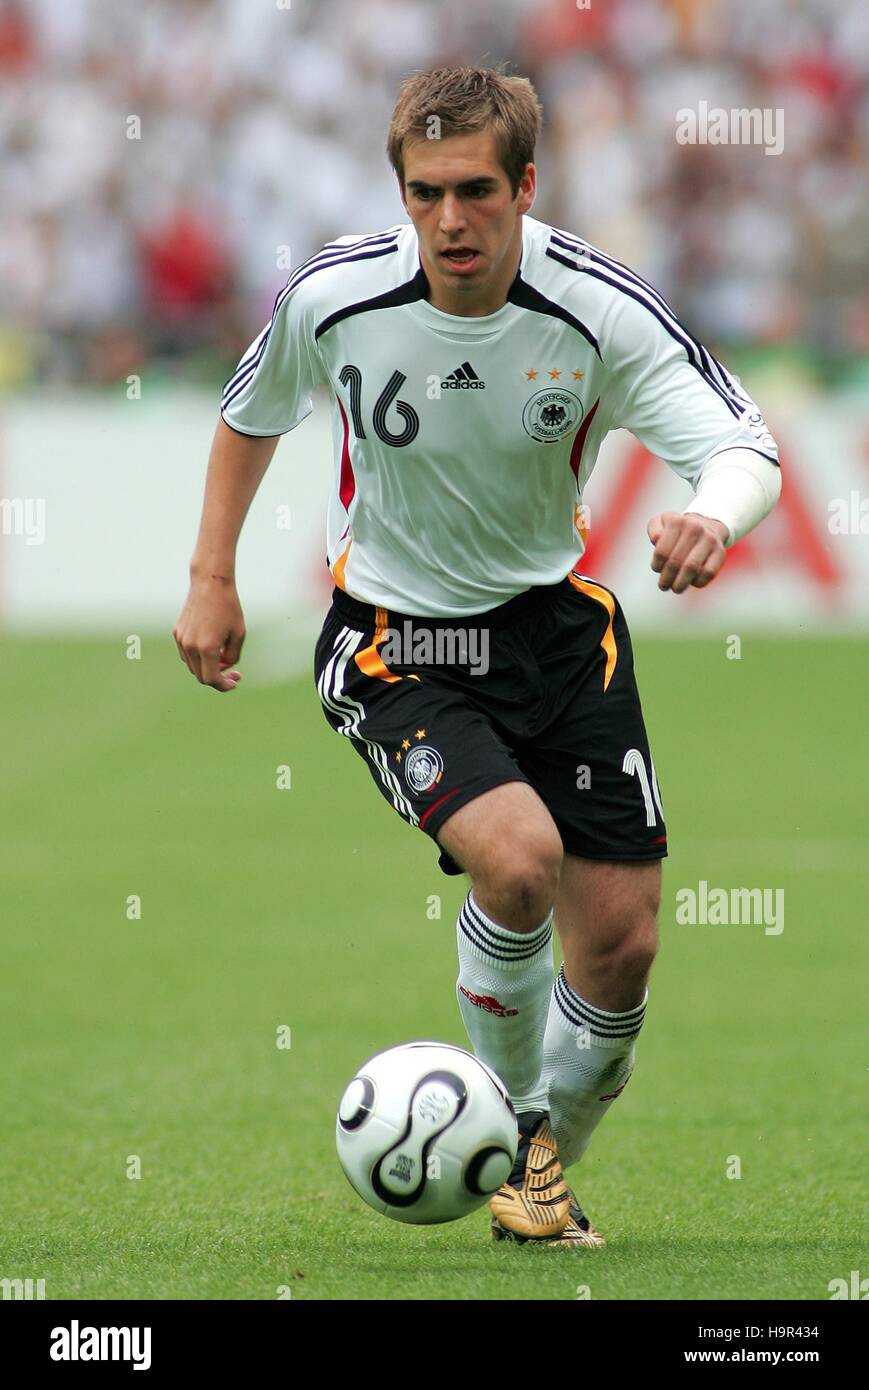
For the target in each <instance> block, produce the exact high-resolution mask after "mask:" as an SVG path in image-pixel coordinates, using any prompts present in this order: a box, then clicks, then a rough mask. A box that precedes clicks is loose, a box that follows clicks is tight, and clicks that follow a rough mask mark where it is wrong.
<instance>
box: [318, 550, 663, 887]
mask: <svg viewBox="0 0 869 1390" xmlns="http://www.w3.org/2000/svg"><path fill="white" fill-rule="evenodd" d="M315 674H316V680H317V689H318V693H319V695H320V700H321V703H322V706H323V712H324V714H325V716H326V718H327V720H328V721H329V723H330V724H331V726H332V728H333V729H336V730H337V731H338V732H339V733H341V734H344V735H345V737H347V738H348V739H350V741H351V743H352V744H353V746H354V747H355V749H356V751H357V752H358V753H359V754H361V756H362V757H363V758H364V759H365V762H366V763H367V765H368V768H369V770H370V771H371V775H372V777H373V778H374V781H375V784H376V785H377V787H378V789H379V790H380V792H381V793H382V794H383V796H385V798H386V800H387V801H388V802H389V804H390V805H391V806H392V807H393V808H394V809H395V810H396V811H397V812H398V813H399V815H401V816H402V817H403V819H404V820H406V821H407V822H408V824H410V825H414V826H418V827H419V829H420V830H423V831H425V833H426V834H427V835H430V836H431V837H432V839H433V840H435V841H437V834H438V830H439V829H440V827H441V826H442V825H443V823H444V821H446V820H447V819H448V818H449V817H450V816H451V815H452V814H453V813H454V812H455V811H458V810H459V808H460V807H461V806H464V805H465V804H466V803H467V802H469V801H472V800H473V799H474V797H477V796H480V795H481V793H482V792H486V791H489V790H491V789H492V788H493V787H498V786H501V785H502V783H504V782H527V783H529V785H530V786H532V787H533V788H534V790H535V791H536V792H537V794H538V796H539V797H540V799H541V800H542V801H543V803H544V805H545V806H546V807H547V809H548V810H549V812H550V814H551V816H552V818H553V820H554V821H555V824H556V826H557V827H558V830H559V833H560V835H561V839H562V841H563V843H564V848H565V851H566V852H567V853H568V854H577V855H583V856H585V857H586V858H589V859H606V860H642V859H661V858H663V857H664V856H665V855H666V853H667V831H666V827H665V825H664V818H663V813H662V810H661V797H660V792H659V789H658V782H657V778H656V775H655V769H654V766H653V763H652V758H651V754H650V752H649V744H648V739H647V738H646V730H645V727H644V724H643V715H642V710H641V708H640V699H639V695H638V693H637V687H636V682H635V680H634V663H633V653H632V650H631V640H630V636H629V634H628V628H627V624H626V622H625V618H624V614H623V613H622V610H621V606H620V605H619V603H618V600H617V599H616V598H615V595H614V594H612V593H611V592H610V591H609V589H606V588H604V586H603V585H601V584H599V583H598V582H597V581H596V580H592V579H589V578H588V577H587V576H584V575H581V574H578V573H576V572H574V573H572V574H570V575H568V576H567V577H566V578H565V579H564V580H562V581H561V583H560V584H554V585H546V586H541V587H538V588H534V589H528V590H527V591H526V592H525V593H522V594H518V595H517V596H516V598H513V599H510V600H509V602H507V603H504V604H501V605H500V606H499V607H497V608H493V609H490V610H489V612H487V613H478V614H475V615H474V616H473V617H470V618H452V619H450V618H419V617H412V616H411V615H409V614H405V613H397V612H395V611H394V610H392V609H390V610H389V611H387V610H386V609H383V608H375V607H374V606H372V605H371V604H367V603H360V602H359V601H358V600H357V599H354V598H350V597H349V596H348V595H347V594H345V593H343V592H342V591H341V590H340V589H335V591H334V594H333V600H332V607H331V608H330V610H329V612H328V613H327V615H326V619H325V622H324V624H323V628H322V631H321V633H320V637H319V640H318V642H317V647H316V653H315ZM440 865H441V868H442V869H443V870H444V872H445V873H452V874H456V873H461V872H462V869H461V868H460V867H459V866H458V865H456V863H455V862H454V860H453V859H451V858H450V856H449V855H448V854H447V853H446V851H442V852H441V857H440Z"/></svg>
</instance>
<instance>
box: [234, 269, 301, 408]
mask: <svg viewBox="0 0 869 1390" xmlns="http://www.w3.org/2000/svg"><path fill="white" fill-rule="evenodd" d="M323 381H324V376H323V370H322V365H321V363H320V358H319V354H318V353H317V349H316V345H315V343H314V337H313V330H312V327H311V313H310V309H309V308H308V307H307V306H306V302H305V295H304V290H303V287H302V286H299V285H294V280H293V277H291V278H290V281H289V282H288V284H287V285H286V286H285V287H284V289H283V290H282V291H281V292H280V294H279V295H278V297H277V299H276V300H275V307H274V310H273V312H272V317H271V319H270V320H269V322H268V323H267V324H266V326H265V328H264V329H263V330H262V332H261V333H260V334H259V335H258V336H257V337H256V338H255V339H254V341H253V342H252V343H251V345H250V347H249V348H248V349H247V351H246V352H245V353H244V354H243V356H242V358H241V361H240V362H239V364H238V366H237V367H236V369H235V372H234V373H233V375H232V376H231V377H230V379H229V381H228V382H227V383H226V385H225V387H224V389H223V397H222V400H221V403H220V413H221V415H222V416H223V419H224V420H225V421H226V423H227V424H228V425H231V426H232V428H233V429H234V430H238V431H239V433H241V434H252V435H275V434H286V433H287V431H288V430H292V429H295V427H296V425H299V424H301V422H302V421H303V420H304V419H305V417H306V416H307V415H310V413H311V410H312V409H313V404H312V401H311V392H312V390H313V389H314V387H315V386H317V385H319V384H321V383H322V382H323Z"/></svg>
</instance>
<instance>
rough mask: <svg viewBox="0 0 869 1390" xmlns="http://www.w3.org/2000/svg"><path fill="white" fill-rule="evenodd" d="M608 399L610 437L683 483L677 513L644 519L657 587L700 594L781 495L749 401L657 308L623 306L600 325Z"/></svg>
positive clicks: (773, 457) (768, 443) (770, 443)
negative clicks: (634, 444) (629, 438)
mask: <svg viewBox="0 0 869 1390" xmlns="http://www.w3.org/2000/svg"><path fill="white" fill-rule="evenodd" d="M607 327H608V330H609V331H608V333H607V335H606V348H605V356H604V360H605V361H606V360H607V357H608V358H609V362H608V365H609V367H610V371H611V382H612V387H613V394H614V405H613V411H612V421H611V426H610V427H611V428H615V427H618V426H621V427H623V428H625V429H628V430H630V431H631V433H632V434H634V435H635V436H636V437H637V438H638V439H639V440H640V441H641V442H642V443H643V444H645V445H646V447H647V448H648V449H649V450H650V451H651V452H652V453H654V454H657V455H658V457H659V458H663V459H664V460H665V461H666V462H667V464H668V465H669V466H670V467H671V468H672V469H673V470H674V472H676V473H678V474H679V476H680V477H682V478H684V479H685V480H686V482H688V483H690V484H691V485H692V487H693V489H694V493H695V495H694V498H693V500H692V501H691V502H689V503H688V505H687V506H686V507H684V508H683V510H682V511H681V512H662V513H659V514H658V515H657V516H654V517H652V519H651V520H650V522H649V525H648V536H649V540H650V541H651V542H652V545H653V547H654V552H653V555H652V569H653V570H654V571H655V573H656V574H658V575H659V579H658V587H659V588H660V589H671V590H672V591H673V593H682V592H683V591H684V590H685V589H687V588H689V587H691V586H693V587H694V588H704V587H705V586H706V585H707V584H709V583H711V582H712V580H713V579H714V578H715V576H716V575H717V574H718V573H719V571H720V570H721V567H722V565H723V564H724V560H725V557H726V552H727V549H728V548H729V547H730V546H731V545H733V544H734V542H735V541H737V540H739V539H740V538H741V537H742V536H744V535H746V534H747V532H749V531H750V530H752V528H753V527H755V526H757V525H758V523H759V522H761V521H762V520H763V519H764V517H765V516H766V515H767V514H768V513H769V512H770V511H771V510H772V508H773V507H774V506H775V504H776V502H777V501H778V498H779V495H780V493H781V472H780V469H779V464H778V449H777V446H776V443H775V440H774V439H773V437H772V435H771V434H770V432H769V429H768V428H767V425H766V422H765V421H764V419H763V416H762V415H761V413H760V411H759V410H758V408H757V405H756V404H755V402H754V401H753V400H752V399H751V397H750V396H749V395H748V393H747V392H746V391H745V390H744V388H743V387H742V386H741V385H740V384H739V383H737V382H736V381H734V379H733V378H732V377H731V376H730V375H729V374H728V372H727V371H726V369H725V368H724V367H723V366H722V365H721V364H720V363H719V362H718V361H717V360H716V359H715V358H714V357H713V356H712V354H711V353H710V352H709V351H708V349H706V348H704V347H703V345H702V344H701V343H699V342H697V340H696V339H693V338H691V337H690V336H689V334H688V333H687V331H686V330H685V329H684V328H683V326H682V325H681V324H680V323H679V322H678V320H677V319H676V318H675V316H674V315H673V314H672V311H671V310H670V309H669V307H668V306H666V305H665V304H664V301H663V300H660V299H658V300H657V301H656V302H655V303H654V305H653V310H652V309H650V307H649V305H648V303H647V302H646V303H642V302H638V301H637V300H634V299H632V298H628V297H624V298H621V301H620V303H619V304H618V305H617V307H616V308H615V310H614V312H613V314H612V317H611V320H610V323H609V324H608V325H607Z"/></svg>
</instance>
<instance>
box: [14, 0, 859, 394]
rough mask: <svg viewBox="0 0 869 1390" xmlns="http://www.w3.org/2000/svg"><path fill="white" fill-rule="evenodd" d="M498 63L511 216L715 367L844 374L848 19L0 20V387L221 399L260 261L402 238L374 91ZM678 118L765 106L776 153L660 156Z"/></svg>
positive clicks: (581, 12) (464, 6) (849, 316)
mask: <svg viewBox="0 0 869 1390" xmlns="http://www.w3.org/2000/svg"><path fill="white" fill-rule="evenodd" d="M505 60H506V61H507V62H508V63H510V64H513V65H514V70H517V71H519V72H523V73H525V74H527V75H528V76H529V77H530V78H531V79H532V81H533V82H534V84H535V86H536V87H537V90H538V93H539V95H540V98H541V101H542V103H543V106H544V113H545V118H546V125H545V131H544V137H543V140H542V143H541V146H540V149H539V152H538V165H539V168H540V175H541V179H542V186H541V192H540V196H539V200H538V202H537V204H536V205H535V208H534V215H535V216H537V217H540V218H542V219H543V220H545V221H549V222H552V223H554V224H556V225H557V226H560V227H564V228H567V229H569V230H570V231H572V232H575V233H578V234H579V235H581V236H583V237H586V238H587V239H588V240H590V241H592V242H593V243H595V244H597V245H600V246H602V247H603V248H604V249H606V250H607V251H608V252H610V253H612V254H614V255H616V256H617V257H618V258H619V259H622V260H626V261H627V262H628V263H629V264H631V265H632V266H633V267H634V268H635V269H637V270H638V271H639V272H640V273H641V274H643V275H644V276H645V277H646V278H647V279H649V280H651V281H652V283H653V284H655V285H656V287H657V288H658V289H659V290H660V291H661V292H662V293H664V294H665V295H666V296H667V297H668V298H669V299H670V300H671V301H672V302H673V303H674V306H675V307H676V309H677V312H678V313H679V314H680V317H682V318H683V319H684V320H685V321H687V322H688V323H689V324H690V326H691V328H692V330H693V331H694V332H695V333H697V334H699V335H700V336H701V337H703V338H704V339H706V340H707V341H709V342H711V343H713V344H716V345H720V346H722V348H725V349H727V348H728V345H730V346H732V347H734V348H736V349H737V350H738V349H740V348H744V347H746V346H750V347H751V348H752V349H753V350H754V351H757V350H764V349H769V350H770V351H774V352H781V351H782V350H783V348H785V347H786V348H787V349H788V350H789V351H798V352H800V353H801V354H803V355H804V356H805V357H806V358H807V359H808V360H810V361H811V362H812V363H813V364H814V369H815V370H817V371H818V372H819V373H826V374H827V376H828V377H836V376H837V375H841V374H843V373H845V374H847V373H848V372H853V371H854V370H858V367H857V364H858V363H859V362H860V361H861V360H862V359H863V358H864V357H865V354H866V351H867V348H869V274H867V271H869V200H867V197H866V189H867V174H869V4H867V3H866V0H591V4H590V6H589V8H580V7H579V6H578V5H577V3H576V0H472V2H471V0H466V2H465V0H461V2H460V0H142V2H141V3H132V0H0V203H2V207H3V216H2V220H0V386H2V387H6V388H14V387H17V386H22V385H24V386H26V385H28V384H33V383H42V382H49V383H57V384H62V383H78V382H82V381H89V382H97V383H108V382H112V381H117V380H121V379H123V378H124V377H125V376H126V375H127V374H128V373H129V372H135V371H151V372H155V373H163V374H166V375H170V376H181V377H183V378H184V379H186V380H189V379H191V378H194V379H198V380H211V379H212V378H215V379H216V378H222V376H225V375H226V374H228V371H229V370H231V368H232V366H233V365H234V363H235V361H236V360H237V357H238V355H239V352H240V351H241V350H242V349H243V347H244V346H245V345H246V344H247V343H248V342H249V340H250V338H251V337H252V336H253V333H254V332H256V331H258V329H259V327H260V326H261V324H262V323H263V322H265V320H266V319H267V318H268V316H269V313H270V310H271V304H272V300H273V298H274V295H275V293H276V291H277V289H278V288H279V287H280V286H281V285H282V284H283V283H284V282H285V281H286V277H287V266H288V264H289V265H297V264H299V262H300V261H302V260H303V259H305V258H306V257H307V256H308V255H310V254H311V253H312V252H313V251H314V250H316V249H317V247H318V246H319V245H320V244H322V242H324V241H326V240H330V239H332V238H334V237H335V236H337V235H341V234H344V233H354V232H359V233H362V232H371V231H379V230H381V229H382V228H383V227H385V226H389V225H391V224H393V223H396V222H400V221H405V220H406V215H405V213H404V210H403V208H402V206H401V204H400V201H399V199H398V194H397V189H396V184H395V180H394V176H393V174H392V171H391V170H390V168H389V165H388V162H387V159H386V154H385V138H386V129H387V124H388V121H389V117H390V114H391V111H392V107H393V104H394V100H395V94H396V89H397V86H398V83H399V81H400V79H401V78H402V76H404V75H405V74H407V73H409V72H412V71H414V70H416V69H419V68H428V67H432V66H435V65H440V64H447V63H466V62H481V61H482V62H487V63H495V62H501V61H505ZM701 101H705V102H707V103H708V105H709V106H710V107H724V108H725V109H727V110H730V109H733V108H744V107H747V108H753V107H757V108H772V109H773V110H781V111H783V112H784V118H783V119H784V127H783V134H784V148H783V152H782V153H781V154H780V155H767V154H765V153H764V150H763V148H762V147H757V146H730V147H728V146H721V145H717V146H713V145H702V144H697V145H692V146H688V145H680V144H679V143H677V141H676V138H675V130H676V112H677V111H678V110H679V109H680V108H683V107H689V108H694V109H696V108H697V106H698V103H699V102H701ZM136 118H138V120H136Z"/></svg>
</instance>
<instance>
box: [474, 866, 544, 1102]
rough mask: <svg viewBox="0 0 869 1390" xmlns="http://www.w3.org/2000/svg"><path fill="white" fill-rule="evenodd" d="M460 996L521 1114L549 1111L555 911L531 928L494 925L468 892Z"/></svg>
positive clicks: (479, 1047)
mask: <svg viewBox="0 0 869 1390" xmlns="http://www.w3.org/2000/svg"><path fill="white" fill-rule="evenodd" d="M456 938H457V942H458V949H459V978H458V980H457V981H456V998H457V999H458V1001H459V1011H460V1013H461V1015H462V1019H463V1021H464V1025H465V1028H466V1030H467V1034H468V1037H469V1038H470V1041H471V1046H472V1048H473V1049H474V1052H475V1054H476V1056H477V1057H479V1058H480V1060H481V1061H482V1062H485V1063H486V1065H487V1066H489V1067H491V1068H492V1070H493V1071H495V1072H497V1073H498V1075H499V1076H500V1078H501V1080H502V1081H503V1082H504V1085H505V1087H506V1088H507V1092H508V1094H509V1096H510V1099H511V1101H512V1102H513V1107H514V1109H515V1110H516V1112H517V1113H522V1112H523V1111H528V1110H546V1109H547V1100H546V1085H545V1083H544V1081H543V1078H542V1076H541V1071H542V1065H543V1034H544V1031H545V1028H546V1014H547V1010H548V1008H549V999H550V995H551V993H552V972H553V962H552V913H551V912H550V914H549V916H548V917H547V918H546V921H545V922H543V923H541V925H540V926H539V927H537V928H536V929H535V930H534V931H532V932H515V931H509V930H508V929H507V927H501V926H499V925H498V923H497V922H493V921H492V919H491V918H490V917H487V916H486V914H485V913H484V912H482V911H481V910H480V908H479V907H478V906H477V904H476V902H475V901H474V894H473V889H472V890H471V892H470V893H469V894H468V896H467V898H466V899H465V901H464V903H463V904H462V908H461V911H460V912H459V920H458V923H457V928H456Z"/></svg>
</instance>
